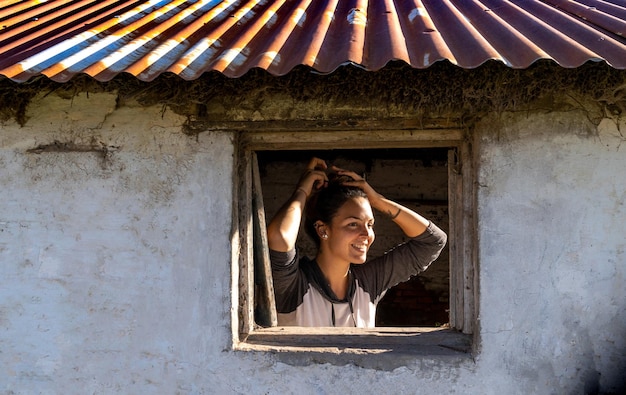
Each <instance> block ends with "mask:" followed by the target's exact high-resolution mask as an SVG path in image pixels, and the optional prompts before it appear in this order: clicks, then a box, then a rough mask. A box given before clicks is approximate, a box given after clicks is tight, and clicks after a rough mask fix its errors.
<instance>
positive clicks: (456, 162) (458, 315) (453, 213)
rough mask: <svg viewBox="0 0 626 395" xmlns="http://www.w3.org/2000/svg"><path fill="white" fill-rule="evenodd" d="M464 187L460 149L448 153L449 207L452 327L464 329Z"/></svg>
mask: <svg viewBox="0 0 626 395" xmlns="http://www.w3.org/2000/svg"><path fill="white" fill-rule="evenodd" d="M462 202H463V185H462V179H461V164H460V158H459V152H458V149H456V148H455V149H451V150H449V151H448V205H449V206H448V207H449V211H448V212H449V217H450V231H449V235H448V245H449V249H450V327H452V328H454V329H458V330H462V329H463V271H462V268H463V263H462V257H463V254H462V251H463V235H462V234H461V232H462V231H463V226H462V224H463V220H462V209H461V208H462Z"/></svg>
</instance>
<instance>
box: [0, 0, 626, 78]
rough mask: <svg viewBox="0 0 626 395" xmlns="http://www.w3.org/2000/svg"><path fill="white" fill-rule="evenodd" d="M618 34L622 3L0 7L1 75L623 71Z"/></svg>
mask: <svg viewBox="0 0 626 395" xmlns="http://www.w3.org/2000/svg"><path fill="white" fill-rule="evenodd" d="M625 32H626V1H623V0H575V1H574V0H541V1H539V0H481V1H478V0H407V1H400V0H370V1H368V0H341V1H340V0H291V1H290V0H241V1H238V0H188V1H183V0H143V1H137V0H135V1H130V0H119V1H112V0H109V1H106V0H105V1H103V0H73V1H63V0H57V1H55V0H49V1H46V0H34V1H23V0H6V1H2V2H0V75H4V76H6V77H8V78H11V79H12V80H15V81H26V80H28V79H29V78H31V77H33V76H36V75H41V74H43V75H46V76H48V77H49V78H51V79H52V80H54V81H59V82H62V81H67V80H68V79H70V78H71V77H72V76H74V75H76V74H77V73H86V74H88V75H90V76H92V77H94V78H95V79H97V80H100V81H106V80H110V79H111V78H113V77H114V76H115V75H117V74H118V73H122V72H124V73H131V74H133V75H135V76H136V77H137V78H139V79H140V80H144V81H150V80H153V79H154V78H156V77H157V76H159V75H160V74H162V73H165V72H171V73H175V74H177V75H179V76H180V77H182V78H184V79H187V80H191V79H195V78H198V77H199V76H200V75H201V74H202V73H204V72H207V71H212V70H215V71H219V72H222V73H224V74H225V75H226V76H229V77H238V76H241V75H243V74H244V73H246V72H247V71H248V70H250V69H251V68H254V67H259V68H262V69H265V70H267V71H268V72H269V73H271V74H274V75H283V74H286V73H287V72H289V71H290V70H291V69H293V68H294V67H296V66H298V65H306V66H310V67H312V68H313V69H315V70H317V71H319V72H322V73H327V72H332V71H333V70H335V69H336V68H337V67H339V66H341V65H343V64H355V65H359V66H361V67H363V68H365V69H367V70H378V69H380V68H382V67H384V66H385V65H386V64H387V63H388V62H390V61H392V60H402V61H404V62H406V63H408V64H410V65H411V66H412V67H415V68H426V67H428V66H430V65H432V64H433V63H434V62H437V61H440V60H448V61H450V62H452V63H453V64H456V65H458V66H460V67H463V68H474V67H477V66H479V65H481V64H482V63H484V62H485V61H487V60H490V59H495V60H498V61H501V62H503V63H505V64H506V65H508V66H510V67H513V68H525V67H527V66H529V65H530V64H532V63H533V62H535V61H536V60H538V59H552V60H554V61H556V62H557V63H558V64H559V65H561V66H563V67H568V68H569V67H577V66H579V65H581V64H582V63H585V62H587V61H589V60H604V61H606V62H607V63H608V64H609V65H611V66H612V67H614V68H617V69H625V68H626V38H625V37H624V34H625Z"/></svg>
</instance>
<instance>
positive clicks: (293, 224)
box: [267, 158, 328, 252]
mask: <svg viewBox="0 0 626 395" xmlns="http://www.w3.org/2000/svg"><path fill="white" fill-rule="evenodd" d="M325 170H326V162H324V161H323V160H321V159H319V158H313V159H311V161H310V162H309V165H308V166H307V170H306V171H305V172H304V174H303V175H302V177H301V178H300V181H299V182H298V186H297V187H296V190H295V191H294V192H293V194H291V197H290V198H289V200H287V202H286V203H285V204H284V205H283V206H282V207H281V209H280V210H278V212H277V213H276V215H275V216H274V218H273V219H272V221H271V222H270V223H269V225H268V226H267V239H268V244H269V248H270V250H274V251H278V252H287V251H290V250H292V249H293V248H294V247H295V246H296V240H297V239H298V231H299V230H300V222H301V221H302V215H303V213H304V207H305V205H306V200H307V198H308V197H309V196H310V195H311V193H312V192H313V189H314V188H316V189H319V188H322V187H323V186H324V182H326V181H328V177H327V176H326V172H325Z"/></svg>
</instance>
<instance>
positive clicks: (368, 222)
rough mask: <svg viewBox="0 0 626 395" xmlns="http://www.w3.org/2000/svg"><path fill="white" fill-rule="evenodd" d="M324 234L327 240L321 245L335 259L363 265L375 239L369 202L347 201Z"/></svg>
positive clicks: (363, 200)
mask: <svg viewBox="0 0 626 395" xmlns="http://www.w3.org/2000/svg"><path fill="white" fill-rule="evenodd" d="M326 234H327V235H328V238H327V239H325V240H324V241H323V243H322V244H323V245H324V247H325V248H327V251H328V252H330V253H332V254H333V255H334V256H335V258H336V259H339V260H342V261H347V262H349V263H364V262H365V260H366V258H367V251H368V250H369V248H370V246H371V245H372V243H373V242H374V238H375V235H374V214H373V213H372V207H371V206H370V203H369V201H368V200H367V199H366V198H364V197H355V198H352V199H348V200H347V201H346V202H345V203H344V204H343V205H342V206H341V207H340V208H339V210H337V213H336V214H335V216H334V217H333V219H332V220H331V223H330V226H328V227H326Z"/></svg>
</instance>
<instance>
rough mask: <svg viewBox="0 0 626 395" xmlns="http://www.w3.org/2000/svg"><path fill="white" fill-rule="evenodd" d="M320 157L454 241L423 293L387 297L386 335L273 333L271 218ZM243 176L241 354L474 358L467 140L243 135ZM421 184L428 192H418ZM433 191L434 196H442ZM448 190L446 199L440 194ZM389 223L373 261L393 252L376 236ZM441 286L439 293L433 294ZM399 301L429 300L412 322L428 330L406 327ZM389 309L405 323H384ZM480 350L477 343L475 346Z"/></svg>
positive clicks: (237, 281)
mask: <svg viewBox="0 0 626 395" xmlns="http://www.w3.org/2000/svg"><path fill="white" fill-rule="evenodd" d="M311 147H315V149H311ZM313 155H315V156H319V157H321V158H323V159H325V160H327V161H329V162H331V163H335V164H337V165H339V166H342V167H346V168H350V169H353V170H357V171H362V172H363V173H365V175H366V176H367V177H368V181H370V182H371V183H372V185H373V186H374V187H375V188H376V190H378V191H379V192H381V193H382V194H383V195H385V196H387V197H389V198H391V199H393V200H397V201H398V203H401V204H405V205H407V206H409V207H412V208H414V209H415V208H417V211H418V212H420V213H422V214H424V215H425V216H426V217H427V218H429V219H431V220H433V222H435V223H436V224H437V225H438V226H439V227H440V228H442V229H443V230H444V231H446V233H447V234H448V244H447V246H446V249H445V250H444V252H442V254H441V255H440V257H439V258H438V260H437V261H435V263H433V266H431V267H430V268H429V269H428V270H427V271H426V272H424V273H422V274H421V276H422V277H421V278H420V277H419V276H418V277H417V278H418V279H419V280H414V281H416V284H406V287H407V288H406V289H403V287H404V286H400V287H399V288H396V291H391V290H390V291H388V292H387V295H386V296H385V300H383V301H381V302H380V304H379V308H378V314H379V317H378V320H377V324H378V325H379V328H380V327H381V326H383V325H384V327H383V329H378V328H370V329H363V328H352V331H350V330H348V328H330V329H337V331H334V330H330V329H329V328H298V327H273V326H275V325H276V321H274V320H275V318H274V317H275V310H274V311H272V307H274V308H275V306H274V301H273V288H272V281H271V275H270V274H271V270H270V269H269V258H268V255H269V254H268V249H267V234H266V219H269V218H271V216H273V215H274V213H275V211H276V210H277V209H278V207H280V205H282V204H283V203H284V201H285V200H286V199H287V197H288V196H289V195H290V194H291V193H292V192H293V188H294V186H295V185H296V183H297V181H298V179H299V177H300V176H301V174H302V171H303V169H304V165H305V164H306V163H308V160H309V159H310V158H311V156H313ZM402 161H406V163H404V164H403V162H402ZM411 161H413V162H411ZM415 161H419V163H418V162H415ZM357 165H358V166H360V168H359V167H358V166H357ZM276 166H278V168H279V169H280V168H281V166H282V169H283V171H282V172H281V176H280V177H278V178H276V177H275V178H274V180H273V181H272V180H271V178H272V177H271V174H276V173H277V172H276V169H275V168H276ZM237 169H238V170H237V174H236V181H237V182H236V183H235V188H234V192H235V202H236V205H235V211H234V212H233V214H234V219H235V222H234V228H233V233H232V238H233V239H232V240H233V302H234V305H233V307H234V310H233V313H234V314H233V315H232V319H233V327H232V328H233V339H234V346H235V347H236V349H239V350H283V351H288V350H301V351H304V350H307V351H315V350H318V351H324V350H328V349H327V348H325V347H332V348H333V349H335V348H337V347H339V349H340V350H352V349H354V350H357V349H358V350H364V349H369V350H372V351H374V350H378V351H380V350H387V351H392V352H393V351H397V352H401V353H406V352H411V353H418V354H425V355H432V354H445V353H448V352H450V351H451V350H452V352H461V353H468V352H469V351H470V350H471V347H472V337H474V338H476V337H477V334H476V333H477V332H476V331H475V327H476V324H477V317H478V312H477V307H476V305H475V300H476V298H477V296H476V292H477V289H478V278H477V277H476V273H477V267H476V265H477V254H476V250H475V248H474V246H475V239H476V231H475V220H476V217H475V196H474V184H475V181H474V178H475V174H474V159H473V158H472V156H471V150H470V143H469V141H467V140H466V139H465V133H464V131H462V130H457V129H437V130H381V131H378V132H373V131H367V132H364V131H358V130H351V131H339V130H338V131H333V130H329V131H306V130H298V131H294V132H284V131H266V132H259V131H251V132H242V133H241V134H240V135H239V151H238V156H237ZM381 169H383V170H382V171H381ZM415 169H420V171H419V174H418V175H415V177H416V178H413V176H411V172H414V171H415ZM386 172H387V173H386ZM389 174H390V175H392V176H393V177H391V176H389ZM398 176H406V178H407V179H406V180H405V181H404V182H400V183H398V182H397V177H398ZM371 177H374V178H373V179H372V178H371ZM376 177H378V178H379V179H376ZM420 177H421V178H420ZM394 179H396V185H395V187H394V186H393V182H392V181H393V180H394ZM272 184H273V185H272ZM418 184H419V186H420V188H422V189H420V188H417V187H416V185H418ZM435 186H437V188H435ZM423 188H426V189H425V190H423ZM428 188H431V189H432V188H435V189H436V190H438V192H437V193H434V192H433V191H432V190H429V189H428ZM446 188H447V197H446V193H444V192H443V191H444V190H446ZM402 189H408V190H409V191H411V192H410V193H409V194H408V198H407V197H402V196H400V195H401V194H400V191H401V190H402ZM415 205H417V206H415ZM383 217H384V216H380V215H377V217H376V219H377V225H376V228H377V230H376V233H377V240H376V242H375V243H374V245H373V247H372V248H374V247H375V248H378V249H379V250H378V251H375V250H374V249H372V250H371V254H370V256H374V254H375V255H378V254H381V253H382V252H383V251H384V250H385V249H386V248H388V246H385V243H384V242H383V240H384V237H383V233H384V231H383V230H382V229H379V228H381V227H382V224H381V222H383V221H384V220H385V219H386V218H383ZM446 218H447V219H446ZM392 226H393V227H395V225H392ZM397 231H398V232H400V236H399V238H395V237H389V238H390V239H395V240H394V242H398V241H400V240H401V239H402V238H403V237H404V236H403V235H402V232H401V231H400V230H399V229H397ZM300 238H301V240H300V241H299V242H298V244H299V247H300V248H305V249H306V248H313V245H314V243H313V242H312V241H311V240H309V239H308V238H307V236H306V235H305V232H300ZM307 244H308V245H309V247H307V246H306V245H307ZM441 269H443V271H444V272H445V273H444V274H441V273H439V274H437V278H436V279H429V278H428V277H425V276H427V275H431V274H432V275H434V274H435V272H436V271H440V270H441ZM444 281H447V282H448V293H447V296H446V292H445V290H443V288H445V287H442V286H441V283H442V282H444ZM437 282H438V283H439V284H438V288H437V290H436V292H434V293H433V291H432V290H433V286H434V285H435V283H437ZM270 290H271V292H269V291H270ZM395 292H400V293H404V294H405V295H404V296H408V294H409V293H412V294H413V295H414V297H416V295H422V296H423V297H422V298H421V299H419V298H417V299H418V300H419V301H421V302H422V303H424V305H423V306H422V312H421V313H420V314H419V315H417V314H413V313H411V315H413V316H414V317H420V318H421V319H423V320H422V321H419V322H418V321H410V322H407V321H403V320H405V319H406V317H405V316H406V315H407V314H406V310H405V308H402V307H401V306H398V303H397V302H396V301H394V298H395V297H396V296H397V295H396V294H395ZM429 292H431V293H429ZM424 295H427V296H424ZM387 298H388V299H389V300H386V299H387ZM401 299H402V298H401ZM385 303H389V305H391V306H393V305H394V304H395V305H396V307H398V310H400V311H402V312H403V314H404V315H400V313H393V314H392V318H391V319H390V318H389V317H387V316H385V315H384V313H383V311H385V310H387V306H385ZM429 303H430V309H431V310H432V311H430V312H424V310H425V309H424V308H423V307H424V306H426V305H428V304H429ZM391 310H392V309H390V310H389V311H391ZM414 317H412V318H414ZM426 317H428V318H426ZM445 321H448V322H449V328H446V327H445V324H446V322H445ZM406 325H417V326H406ZM422 325H428V326H422ZM355 335H356V336H355ZM474 341H476V344H477V343H478V342H477V339H474Z"/></svg>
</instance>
